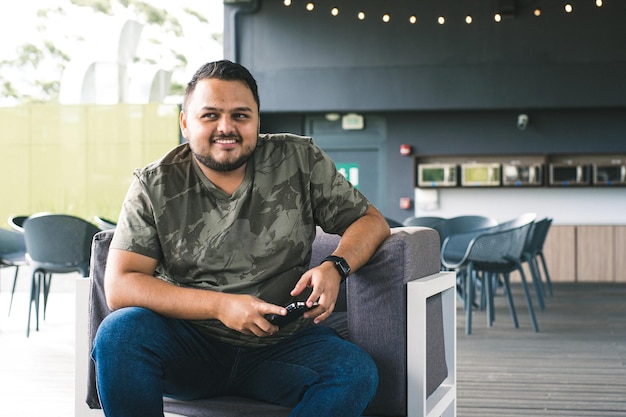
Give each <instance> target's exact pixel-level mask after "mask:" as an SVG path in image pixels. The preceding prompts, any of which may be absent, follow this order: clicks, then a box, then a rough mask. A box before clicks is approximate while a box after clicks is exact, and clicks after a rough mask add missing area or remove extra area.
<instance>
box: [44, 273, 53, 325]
mask: <svg viewBox="0 0 626 417" xmlns="http://www.w3.org/2000/svg"><path fill="white" fill-rule="evenodd" d="M51 283H52V274H43V319H44V320H45V319H46V309H47V308H48V294H49V293H50V284H51Z"/></svg>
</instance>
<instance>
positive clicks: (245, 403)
mask: <svg viewBox="0 0 626 417" xmlns="http://www.w3.org/2000/svg"><path fill="white" fill-rule="evenodd" d="M113 233H114V231H113V230H107V231H103V232H100V233H98V234H97V235H96V236H95V238H94V244H93V249H92V268H91V277H90V279H77V291H76V294H77V315H76V331H77V334H76V378H77V382H76V414H75V415H76V417H86V416H96V415H98V416H101V415H102V412H101V410H99V409H98V408H99V401H98V397H97V392H96V388H95V377H94V368H93V364H92V363H91V361H90V359H89V351H90V347H91V344H92V339H93V337H94V335H95V332H96V330H97V328H98V325H99V324H100V322H101V320H102V319H103V318H104V317H105V316H106V315H107V314H108V313H109V312H110V311H109V309H108V307H107V306H106V303H105V301H104V294H103V283H102V280H103V275H104V269H105V266H106V256H107V253H108V248H109V244H110V240H111V237H112V236H113ZM338 239H339V237H338V236H335V235H330V234H326V233H324V232H323V231H322V230H321V229H318V234H317V237H316V239H315V243H314V247H313V258H312V260H311V265H317V264H319V262H320V261H321V259H322V258H324V257H325V256H326V255H328V254H329V253H331V252H332V251H333V250H334V248H335V247H336V245H337V242H338ZM455 310H456V309H455V275H454V273H453V272H439V236H438V234H437V232H436V231H434V230H432V229H428V228H420V227H402V228H393V229H392V235H391V236H390V237H389V238H387V240H386V241H385V242H384V243H383V244H382V245H381V247H380V248H379V249H378V250H377V252H376V253H375V254H374V256H373V257H372V259H371V260H370V262H369V263H368V264H367V265H366V266H364V267H363V268H361V269H360V270H359V271H357V272H356V273H354V274H353V275H352V276H350V278H348V279H347V280H346V282H345V285H343V286H342V293H341V294H340V300H339V302H338V303H337V309H336V311H335V312H334V313H333V315H332V316H331V318H330V319H329V320H327V321H326V322H325V323H326V325H330V326H333V327H335V328H336V329H337V330H338V331H339V332H340V333H341V334H342V335H343V336H344V337H347V338H349V339H350V340H352V341H353V342H354V343H356V344H358V345H359V346H361V347H363V348H364V349H365V350H366V351H367V352H369V353H370V355H371V356H372V357H373V358H374V361H375V362H376V364H377V366H378V370H379V380H380V382H379V387H378V392H377V394H376V397H375V398H374V400H373V401H372V403H371V404H370V406H369V407H368V408H367V410H366V412H365V413H364V415H366V416H410V417H412V416H424V417H426V416H428V417H431V416H446V417H453V416H456V311H455ZM85 400H86V401H85ZM164 406H165V411H166V415H181V416H188V417H226V416H237V417H241V416H254V417H262V416H268V417H270V416H271V417H283V416H285V417H286V416H287V415H288V414H289V411H290V410H289V409H287V408H284V407H279V406H275V405H271V404H266V403H261V402H258V401H254V400H248V399H241V398H232V397H221V398H214V399H207V400H200V401H190V402H183V401H174V400H170V399H167V398H166V399H165V405H164Z"/></svg>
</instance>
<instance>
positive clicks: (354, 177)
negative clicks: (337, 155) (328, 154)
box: [337, 164, 359, 188]
mask: <svg viewBox="0 0 626 417" xmlns="http://www.w3.org/2000/svg"><path fill="white" fill-rule="evenodd" d="M337 171H339V172H340V173H341V175H343V176H344V177H346V179H347V180H348V181H350V183H351V184H352V185H354V188H359V164H337Z"/></svg>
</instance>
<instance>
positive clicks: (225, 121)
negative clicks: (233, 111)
mask: <svg viewBox="0 0 626 417" xmlns="http://www.w3.org/2000/svg"><path fill="white" fill-rule="evenodd" d="M217 130H218V132H220V133H222V134H226V135H228V134H231V133H232V132H234V125H233V122H232V120H231V119H230V117H220V119H219V120H218V123H217Z"/></svg>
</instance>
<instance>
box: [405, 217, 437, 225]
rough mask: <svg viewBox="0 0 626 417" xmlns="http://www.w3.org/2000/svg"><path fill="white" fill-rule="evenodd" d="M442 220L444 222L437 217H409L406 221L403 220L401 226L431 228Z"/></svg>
mask: <svg viewBox="0 0 626 417" xmlns="http://www.w3.org/2000/svg"><path fill="white" fill-rule="evenodd" d="M442 220H444V218H443V217H437V216H417V217H415V216H413V217H409V218H408V219H405V220H404V221H403V222H402V225H403V226H423V227H433V226H435V225H437V224H439V223H440V222H441V221H442Z"/></svg>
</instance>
